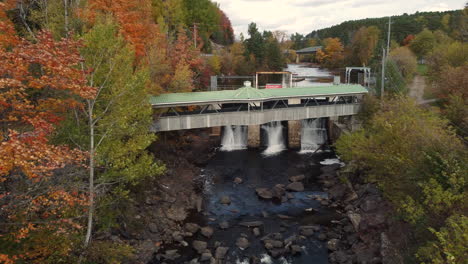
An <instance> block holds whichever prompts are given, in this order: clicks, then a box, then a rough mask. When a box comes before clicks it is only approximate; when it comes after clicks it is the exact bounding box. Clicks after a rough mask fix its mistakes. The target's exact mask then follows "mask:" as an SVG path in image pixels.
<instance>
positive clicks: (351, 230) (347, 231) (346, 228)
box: [343, 225, 354, 233]
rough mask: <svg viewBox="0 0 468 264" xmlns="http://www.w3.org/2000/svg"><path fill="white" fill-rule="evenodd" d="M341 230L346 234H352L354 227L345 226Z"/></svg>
mask: <svg viewBox="0 0 468 264" xmlns="http://www.w3.org/2000/svg"><path fill="white" fill-rule="evenodd" d="M343 230H344V231H345V232H346V233H352V232H354V227H353V226H352V225H347V226H345V227H343Z"/></svg>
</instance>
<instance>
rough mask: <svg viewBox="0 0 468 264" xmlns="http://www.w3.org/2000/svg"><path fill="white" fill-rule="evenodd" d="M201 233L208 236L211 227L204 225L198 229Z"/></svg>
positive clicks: (209, 235)
mask: <svg viewBox="0 0 468 264" xmlns="http://www.w3.org/2000/svg"><path fill="white" fill-rule="evenodd" d="M200 232H201V234H202V235H203V236H205V237H207V238H210V237H211V236H212V235H213V228H211V227H209V226H206V227H203V228H202V229H201V230H200Z"/></svg>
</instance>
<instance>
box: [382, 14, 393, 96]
mask: <svg viewBox="0 0 468 264" xmlns="http://www.w3.org/2000/svg"><path fill="white" fill-rule="evenodd" d="M391 32H392V17H391V16H390V17H388V34H387V53H385V48H384V47H382V81H381V87H380V98H382V99H383V97H384V90H385V63H386V62H387V56H388V54H389V53H390V34H391Z"/></svg>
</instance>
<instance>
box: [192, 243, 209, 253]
mask: <svg viewBox="0 0 468 264" xmlns="http://www.w3.org/2000/svg"><path fill="white" fill-rule="evenodd" d="M192 246H193V248H194V249H195V250H196V251H197V252H198V254H203V252H205V249H206V247H207V243H206V242H205V241H200V240H195V241H193V243H192Z"/></svg>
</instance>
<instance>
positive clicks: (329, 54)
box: [316, 38, 344, 68]
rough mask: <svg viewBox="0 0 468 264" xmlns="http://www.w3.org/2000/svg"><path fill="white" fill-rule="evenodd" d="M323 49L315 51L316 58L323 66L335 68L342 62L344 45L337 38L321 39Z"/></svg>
mask: <svg viewBox="0 0 468 264" xmlns="http://www.w3.org/2000/svg"><path fill="white" fill-rule="evenodd" d="M323 43H324V46H325V47H324V49H323V50H322V49H320V50H318V51H317V55H316V56H317V60H318V61H319V62H320V63H321V64H322V65H323V66H325V67H329V68H337V67H340V66H341V65H342V64H343V59H344V55H343V51H344V47H343V44H341V41H340V39H339V38H326V39H324V40H323Z"/></svg>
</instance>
